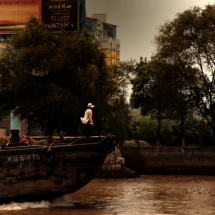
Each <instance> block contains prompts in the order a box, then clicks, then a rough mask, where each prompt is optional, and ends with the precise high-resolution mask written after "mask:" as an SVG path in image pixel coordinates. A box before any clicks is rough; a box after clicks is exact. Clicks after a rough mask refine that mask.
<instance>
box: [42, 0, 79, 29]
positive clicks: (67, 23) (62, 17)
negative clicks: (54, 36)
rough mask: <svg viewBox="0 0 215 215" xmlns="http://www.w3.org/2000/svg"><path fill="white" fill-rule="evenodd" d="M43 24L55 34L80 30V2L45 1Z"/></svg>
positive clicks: (70, 0)
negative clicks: (62, 31)
mask: <svg viewBox="0 0 215 215" xmlns="http://www.w3.org/2000/svg"><path fill="white" fill-rule="evenodd" d="M42 22H43V23H45V24H47V27H48V28H50V29H51V30H52V31H53V32H59V31H61V29H65V28H69V29H71V30H73V31H77V30H78V0H43V1H42Z"/></svg>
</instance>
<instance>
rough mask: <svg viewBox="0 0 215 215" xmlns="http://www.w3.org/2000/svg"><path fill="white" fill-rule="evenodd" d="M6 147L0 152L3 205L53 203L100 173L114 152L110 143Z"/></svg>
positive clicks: (101, 140) (0, 199) (0, 200)
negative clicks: (42, 201)
mask: <svg viewBox="0 0 215 215" xmlns="http://www.w3.org/2000/svg"><path fill="white" fill-rule="evenodd" d="M104 140H105V139H104V138H101V137H98V138H94V139H92V138H88V139H78V140H76V141H74V143H70V144H66V143H59V144H52V145H50V146H48V147H43V146H16V147H5V148H4V149H2V150H0V190H1V192H0V203H6V202H11V201H14V202H24V201H41V200H51V199H54V198H56V197H59V196H62V195H65V194H69V193H73V192H75V191H77V190H79V189H80V188H82V187H83V186H85V185H86V184H87V183H89V181H90V180H92V178H93V177H94V176H95V175H96V174H97V172H98V171H99V170H100V168H101V166H102V164H103V162H104V160H105V158H106V155H107V154H108V153H110V152H111V151H112V150H113V146H112V145H113V143H110V142H111V141H110V139H109V140H108V141H109V142H108V143H107V141H106V140H105V141H106V142H105V141H104Z"/></svg>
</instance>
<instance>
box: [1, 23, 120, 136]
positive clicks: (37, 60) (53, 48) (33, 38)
mask: <svg viewBox="0 0 215 215" xmlns="http://www.w3.org/2000/svg"><path fill="white" fill-rule="evenodd" d="M0 74H1V75H2V76H1V77H2V88H1V92H0V100H1V105H0V110H1V111H0V112H1V114H2V116H4V115H6V114H7V113H8V112H9V111H11V110H15V113H16V114H17V115H19V116H20V118H21V119H24V120H26V122H27V123H28V126H29V128H35V127H39V128H42V130H43V131H44V133H45V134H48V135H50V134H53V132H54V131H56V132H60V131H63V132H64V133H65V134H67V135H77V134H78V133H79V134H80V132H79V131H80V126H81V123H80V117H81V116H83V114H84V111H85V109H86V106H87V103H89V102H92V103H93V104H95V107H96V108H95V109H94V121H95V125H97V126H96V129H95V132H97V133H101V132H105V130H104V129H103V128H102V126H100V127H99V125H102V124H103V122H104V121H106V120H107V118H109V117H110V116H111V114H112V113H111V112H109V111H112V110H113V109H114V108H113V106H114V103H113V102H112V101H113V98H114V96H115V95H116V94H117V93H118V88H119V86H118V85H117V83H116V80H115V79H114V78H113V77H117V76H115V75H117V74H116V73H115V74H114V73H113V72H112V70H111V69H110V68H109V67H107V66H106V65H105V61H104V54H103V53H102V52H101V51H100V49H99V46H98V44H97V42H96V41H95V39H94V37H93V36H91V35H90V34H89V33H87V32H83V33H82V34H80V33H79V32H72V31H62V32H61V33H59V34H53V33H52V32H51V31H49V30H48V29H47V28H46V27H45V26H44V25H43V24H40V23H39V22H38V20H36V19H31V20H30V21H29V22H28V23H27V25H26V28H25V29H24V31H22V32H18V33H17V34H15V35H14V36H12V38H11V39H10V40H9V41H8V45H7V48H6V49H5V50H4V53H3V55H2V56H1V58H0Z"/></svg>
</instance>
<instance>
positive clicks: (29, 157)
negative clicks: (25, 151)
mask: <svg viewBox="0 0 215 215" xmlns="http://www.w3.org/2000/svg"><path fill="white" fill-rule="evenodd" d="M37 160H40V156H39V155H38V154H29V155H16V156H9V157H7V161H6V164H10V163H19V162H24V161H37Z"/></svg>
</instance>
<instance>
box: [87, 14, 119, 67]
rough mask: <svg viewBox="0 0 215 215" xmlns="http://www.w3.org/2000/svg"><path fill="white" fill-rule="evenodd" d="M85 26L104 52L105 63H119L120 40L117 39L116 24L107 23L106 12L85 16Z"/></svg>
mask: <svg viewBox="0 0 215 215" xmlns="http://www.w3.org/2000/svg"><path fill="white" fill-rule="evenodd" d="M85 27H86V29H87V30H88V31H89V32H91V33H92V34H93V35H94V36H95V38H96V40H97V41H98V43H99V46H100V48H101V50H102V51H103V52H104V54H105V61H106V64H107V65H114V64H115V65H119V63H120V41H119V40H118V39H117V26H116V25H114V24H110V23H107V15H106V14H94V15H92V17H86V18H85Z"/></svg>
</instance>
